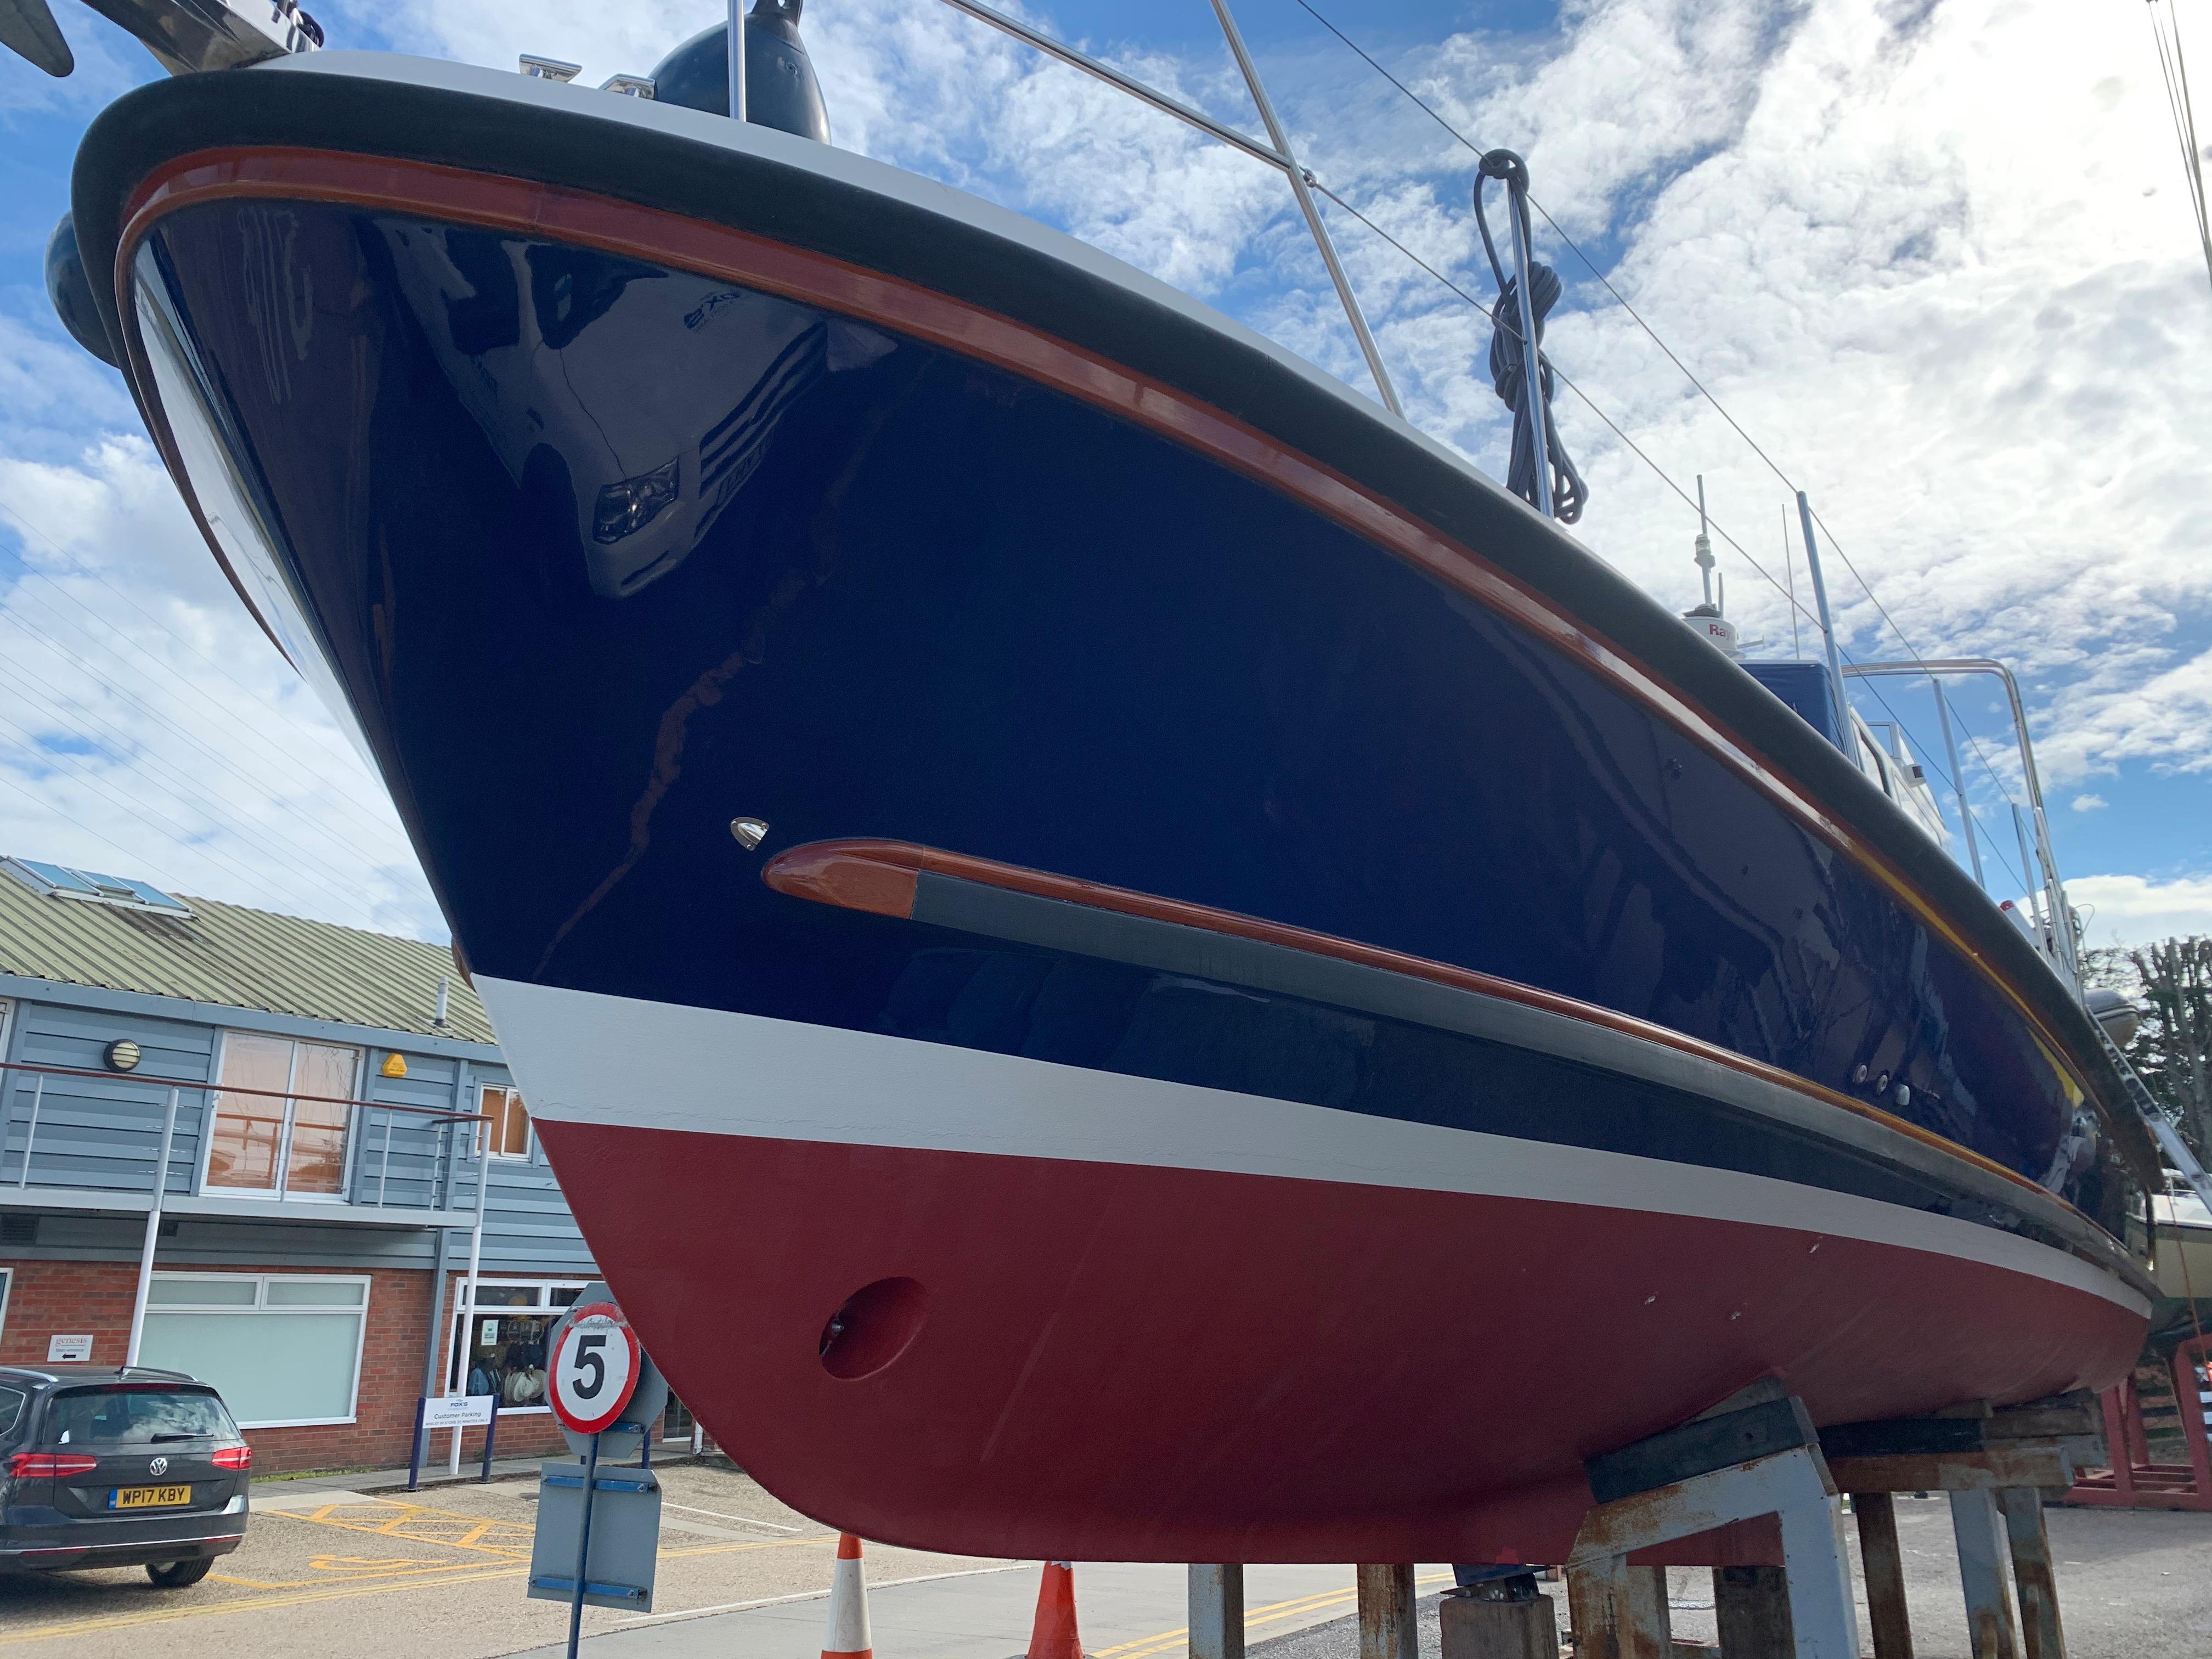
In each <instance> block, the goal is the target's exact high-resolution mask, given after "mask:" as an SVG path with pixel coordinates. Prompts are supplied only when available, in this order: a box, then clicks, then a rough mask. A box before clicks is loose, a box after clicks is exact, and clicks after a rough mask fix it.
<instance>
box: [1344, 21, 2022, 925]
mask: <svg viewBox="0 0 2212 1659" xmlns="http://www.w3.org/2000/svg"><path fill="white" fill-rule="evenodd" d="M1301 3H1303V0H1301ZM1316 15H1318V14H1316ZM1313 187H1314V188H1315V189H1316V190H1317V191H1320V192H1321V194H1322V195H1323V196H1326V197H1328V199H1329V200H1330V201H1331V202H1333V203H1334V204H1336V205H1337V206H1338V207H1340V208H1341V209H1343V210H1344V211H1345V212H1346V213H1348V214H1350V215H1351V216H1352V217H1353V218H1355V219H1357V220H1358V222H1360V223H1361V224H1363V225H1364V226H1366V227H1367V228H1368V229H1369V230H1370V231H1372V232H1373V233H1374V234H1376V236H1378V237H1380V238H1381V239H1382V240H1383V241H1385V242H1388V243H1389V245H1390V246H1392V247H1394V248H1395V249H1397V251H1398V252H1400V253H1402V254H1403V255H1405V257H1406V258H1407V259H1409V260H1411V261H1412V262H1413V264H1416V265H1418V266H1419V267H1420V269H1421V270H1425V271H1426V272H1427V273H1428V274H1429V275H1430V276H1432V277H1434V278H1435V279H1436V280H1437V282H1439V283H1443V286H1444V287H1446V288H1448V289H1450V290H1451V291H1452V292H1453V293H1454V294H1455V295H1458V296H1459V297H1460V298H1461V299H1462V300H1463V301H1466V302H1467V304H1468V305H1469V306H1471V307H1474V309H1475V310H1476V311H1478V312H1482V313H1485V314H1486V315H1487V314H1489V313H1488V308H1487V307H1485V306H1484V305H1483V303H1482V301H1480V300H1478V299H1476V298H1475V297H1474V295H1471V294H1469V293H1468V291H1467V290H1466V289H1463V288H1462V287H1461V286H1460V285H1459V284H1458V283H1455V282H1454V281H1452V279H1451V278H1450V277H1449V276H1445V275H1444V274H1443V272H1442V271H1440V270H1437V268H1436V267H1435V266H1434V265H1432V264H1430V263H1429V262H1428V261H1427V260H1425V259H1424V258H1421V256H1420V255H1419V254H1418V253H1416V252H1413V249H1411V248H1409V247H1407V246H1406V245H1405V244H1404V243H1403V242H1401V241H1400V240H1398V239H1397V238H1396V237H1395V236H1393V235H1391V234H1390V233H1389V231H1387V230H1384V229H1383V228H1382V226H1380V225H1378V224H1376V222H1374V221H1373V220H1372V219H1370V218H1369V217H1368V216H1366V215H1365V214H1364V213H1362V212H1361V211H1360V210H1358V208H1356V207H1354V206H1352V204H1351V203H1349V202H1347V201H1346V200H1345V199H1344V198H1343V197H1341V196H1340V195H1338V194H1337V193H1336V192H1335V191H1334V190H1332V189H1330V188H1329V187H1328V185H1324V184H1322V183H1320V182H1319V181H1318V180H1316V182H1315V185H1314V186H1313ZM1493 320H1495V319H1493ZM1499 326H1500V327H1502V328H1504V329H1505V330H1506V331H1508V332H1510V333H1512V334H1513V335H1514V336H1515V337H1516V339H1517V338H1518V331H1517V330H1516V329H1514V328H1513V327H1512V325H1511V324H1510V322H1500V323H1499ZM1545 361H1546V363H1547V367H1549V368H1551V369H1552V372H1553V374H1555V375H1556V376H1557V377H1558V378H1559V380H1560V381H1561V383H1563V384H1564V385H1565V386H1566V388H1567V389H1568V390H1569V391H1570V392H1573V393H1574V394H1575V396H1576V397H1577V398H1581V399H1582V401H1583V406H1584V407H1586V408H1587V409H1588V410H1589V411H1590V413H1591V414H1593V415H1595V416H1597V417H1598V419H1599V420H1601V421H1602V422H1604V423H1605V425H1606V428H1607V430H1609V431H1610V432H1612V434H1613V435H1614V436H1615V437H1617V438H1619V439H1620V441H1621V442H1622V443H1623V444H1625V445H1626V447H1628V449H1629V450H1630V452H1631V453H1633V454H1634V455H1635V457H1636V458H1637V459H1638V460H1640V461H1642V462H1643V463H1644V465H1646V466H1647V467H1649V468H1650V469H1651V471H1652V472H1653V473H1654V474H1655V475H1656V477H1658V479H1659V480H1660V482H1661V483H1664V484H1665V485H1666V486H1667V487H1668V489H1671V490H1673V491H1674V494H1675V495H1678V496H1680V498H1681V501H1682V504H1683V505H1684V506H1685V507H1695V506H1696V505H1697V503H1696V502H1695V501H1692V499H1691V497H1690V494H1689V492H1688V491H1687V490H1686V489H1683V488H1682V486H1681V485H1680V484H1679V483H1675V481H1674V477H1673V476H1672V475H1671V474H1670V473H1668V471H1667V469H1666V468H1664V467H1662V466H1661V465H1659V463H1658V462H1656V461H1655V460H1654V459H1651V457H1650V455H1648V454H1646V453H1644V448H1643V447H1642V446H1641V445H1639V444H1638V443H1637V441H1635V440H1634V439H1633V438H1632V437H1630V436H1629V435H1628V434H1627V433H1626V432H1625V431H1623V430H1622V429H1621V428H1620V423H1619V422H1616V421H1614V420H1613V417H1612V416H1610V415H1608V414H1607V413H1606V412H1605V410H1603V409H1602V408H1601V407H1600V406H1599V404H1598V403H1597V402H1596V400H1595V398H1592V397H1591V396H1590V395H1589V393H1588V392H1585V391H1583V389H1582V387H1581V386H1578V385H1577V384H1576V382H1575V380H1573V378H1572V377H1571V376H1570V375H1568V374H1565V372H1564V371H1562V370H1560V369H1559V368H1558V367H1557V365H1554V364H1552V363H1550V360H1549V359H1546V360H1545ZM1708 517H1709V521H1710V522H1711V526H1712V528H1713V530H1714V532H1716V533H1717V535H1718V536H1719V537H1720V538H1721V539H1722V540H1723V541H1724V542H1726V543H1727V544H1729V547H1730V548H1732V549H1733V550H1735V554H1736V556H1738V557H1739V558H1741V560H1742V561H1743V562H1745V563H1746V564H1747V565H1749V566H1750V567H1751V568H1753V570H1755V571H1756V572H1758V573H1759V575H1760V576H1761V577H1763V578H1764V579H1765V582H1766V585H1767V586H1770V587H1771V588H1772V589H1774V591H1775V592H1778V593H1779V594H1781V595H1782V596H1783V598H1784V600H1785V601H1786V602H1787V603H1788V605H1790V626H1791V629H1792V630H1793V633H1794V631H1795V629H1796V622H1797V617H1798V615H1799V614H1800V613H1802V614H1803V615H1804V616H1805V617H1807V618H1808V620H1810V621H1814V622H1816V623H1817V622H1818V621H1819V618H1818V617H1814V615H1813V613H1812V612H1811V611H1807V610H1806V609H1805V607H1804V606H1803V605H1802V604H1800V603H1799V602H1798V599H1797V594H1796V580H1795V577H1794V575H1793V577H1792V579H1791V580H1790V584H1789V585H1788V586H1784V584H1783V583H1781V582H1779V581H1777V580H1775V578H1774V574H1773V573H1772V572H1771V571H1770V570H1768V569H1767V568H1766V567H1765V565H1763V564H1761V563H1760V562H1759V561H1758V560H1757V559H1755V558H1753V556H1751V554H1750V553H1749V552H1748V551H1747V550H1746V549H1745V547H1744V545H1743V544H1742V543H1741V542H1739V541H1737V540H1736V538H1735V537H1734V536H1732V535H1730V534H1729V532H1728V529H1727V526H1724V525H1723V524H1722V523H1721V522H1720V521H1719V520H1717V519H1711V517H1710V515H1708ZM1822 528H1823V529H1826V526H1825V525H1823V526H1822ZM1783 537H1784V541H1783V546H1784V553H1785V556H1786V554H1787V550H1788V548H1789V539H1788V538H1789V520H1788V517H1787V513H1786V511H1785V513H1784V520H1783ZM1831 538H1832V532H1831ZM1840 552H1841V549H1840V548H1838V553H1840ZM1844 563H1845V564H1846V565H1847V566H1849V565H1850V560H1849V559H1848V558H1846V559H1845V560H1844ZM1851 574H1852V575H1853V576H1854V577H1857V580H1858V581H1859V583H1860V585H1861V586H1865V584H1866V579H1865V578H1864V577H1863V576H1860V575H1859V573H1858V571H1857V568H1856V567H1852V568H1851ZM1872 597H1873V595H1872V591H1871V590H1870V589H1869V598H1872ZM1876 603H1877V605H1879V603H1880V602H1879V601H1876ZM1883 614H1884V615H1885V616H1887V612H1886V611H1885V612H1884V613H1883ZM1890 626H1891V627H1892V628H1893V629H1894V628H1896V626H1897V624H1896V622H1895V621H1894V619H1892V620H1891V622H1890ZM1903 637H1904V635H1903V633H1902V631H1901V630H1900V631H1899V638H1900V639H1902V638H1903ZM1905 648H1906V649H1907V650H1908V651H1911V650H1912V644H1911V641H1909V640H1907V641H1905ZM1838 655H1840V656H1842V657H1843V659H1844V660H1845V661H1846V662H1851V663H1852V664H1853V665H1854V666H1856V665H1857V663H1856V659H1853V658H1852V657H1851V654H1850V653H1849V652H1848V651H1844V650H1842V649H1841V648H1840V647H1838ZM1913 657H1914V659H1915V660H1916V661H1918V662H1920V663H1921V664H1922V665H1923V666H1924V665H1925V663H1926V659H1924V658H1923V657H1921V656H1920V653H1918V652H1917V651H1914V652H1913ZM1930 678H1933V676H1932V675H1931V676H1930ZM1860 684H1862V685H1863V687H1864V688H1865V690H1866V692H1867V695H1868V696H1871V697H1872V698H1873V699H1874V700H1875V702H1877V703H1879V704H1881V708H1882V710H1883V712H1884V713H1886V714H1887V715H1888V716H1889V717H1890V719H1891V720H1893V721H1894V722H1895V723H1896V725H1897V727H1898V729H1899V731H1901V732H1905V735H1906V736H1907V737H1908V738H1911V741H1912V743H1913V744H1914V745H1915V746H1916V747H1917V748H1918V749H1919V750H1920V751H1921V754H1922V757H1923V760H1922V764H1923V766H1929V767H1934V768H1935V769H1936V775H1937V776H1938V777H1940V778H1942V780H1943V781H1944V782H1946V783H1948V784H1950V785H1951V786H1952V787H1953V788H1954V789H1955V790H1958V791H1959V793H1962V794H1963V793H1965V791H1964V789H1963V788H1962V787H1960V784H1959V783H1958V782H1957V781H1954V779H1953V778H1952V777H1951V775H1950V774H1949V773H1948V772H1947V771H1945V770H1944V769H1943V768H1942V766H1941V765H1939V764H1938V763H1936V759H1935V750H1934V748H1933V746H1932V745H1930V744H1929V742H1928V741H1927V739H1926V738H1923V737H1922V736H1921V735H1920V733H1919V732H1918V731H1917V729H1916V728H1915V727H1913V726H1911V724H1909V723H1908V722H1907V721H1906V720H1905V717H1904V716H1903V715H1902V714H1899V712H1898V711H1897V709H1896V708H1894V707H1893V706H1892V704H1891V703H1890V701H1889V699H1888V698H1887V697H1886V696H1883V695H1882V691H1881V687H1880V686H1879V685H1877V684H1874V683H1873V682H1872V681H1870V680H1862V681H1861V682H1860ZM1966 738H1967V741H1968V742H1969V743H1970V744H1972V745H1973V747H1974V750H1975V752H1976V754H1977V755H1978V756H1980V757H1981V761H1982V764H1983V767H1984V769H1985V770H1988V771H1989V773H1990V778H1991V780H1992V781H1995V782H1996V785H1997V789H1998V793H1999V794H2000V795H2002V797H2003V798H2004V799H2005V800H2006V801H2007V802H2008V804H2009V803H2011V801H2012V795H2011V791H2010V790H2009V788H2008V787H2007V786H2006V785H2005V783H2004V781H2002V779H2001V778H1999V777H1998V776H1997V774H1996V770H1995V769H1994V768H1991V767H1990V762H1989V757H1988V756H1987V755H1986V754H1984V753H1983V752H1982V748H1981V744H1980V742H1979V741H1978V739H1977V738H1975V737H1974V734H1973V732H1972V729H1971V728H1966ZM1969 810H1970V811H1971V810H1972V809H1971V807H1970V808H1969ZM1975 822H1976V823H1980V822H1981V820H1980V818H1979V817H1978V816H1977V817H1976V818H1975ZM1991 842H1992V846H1993V847H1994V845H1995V838H1994V837H1992V838H1991ZM1998 861H1999V862H2000V863H2002V864H2003V865H2004V866H2005V867H2006V869H2007V870H2008V871H2009V870H2010V869H2011V863H2010V860H2007V859H2005V858H2003V856H2002V854H1999V855H1998ZM2021 880H2022V882H2023V884H2027V878H2025V877H2023V878H2021Z"/></svg>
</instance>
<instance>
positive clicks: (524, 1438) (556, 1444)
mask: <svg viewBox="0 0 2212 1659" xmlns="http://www.w3.org/2000/svg"><path fill="white" fill-rule="evenodd" d="M0 1267H10V1268H12V1269H13V1270H14V1273H15V1283H14V1285H12V1286H11V1287H10V1289H9V1297H8V1310H7V1324H6V1327H5V1328H4V1329H0V1364H32V1365H37V1364H45V1363H46V1342H47V1339H48V1338H50V1337H52V1336H55V1335H58V1334H83V1333H89V1334H91V1336H92V1338H93V1347H92V1358H93V1362H94V1364H106V1365H119V1364H122V1363H123V1356H124V1354H125V1352H127V1351H128V1348H129V1346H130V1340H131V1300H132V1297H133V1295H134V1293H135V1291H136V1290H137V1282H138V1269H137V1266H136V1265H135V1264H131V1263H126V1262H112V1261H9V1260H8V1259H7V1258H6V1257H5V1256H0ZM192 1270H193V1271H194V1272H199V1273H299V1272H301V1271H302V1270H301V1269H300V1268H299V1267H267V1266H263V1265H259V1264H256V1263H252V1262H238V1263H226V1264H224V1265H223V1266H221V1267H208V1266H204V1265H201V1264H198V1263H195V1264H194V1266H193V1269H192ZM309 1271H312V1270H309ZM325 1271H330V1272H336V1271H338V1270H337V1269H335V1268H333V1269H326V1270H325ZM355 1271H360V1270H358V1269H356V1270H355ZM367 1271H368V1276H369V1279H370V1280H371V1283H370V1285H369V1292H368V1332H367V1335H366V1339H365V1340H364V1341H363V1343H362V1362H361V1383H360V1389H359V1394H358V1397H357V1399H356V1403H355V1407H354V1421H352V1422H351V1423H334V1424H325V1425H319V1426H315V1427H310V1428H294V1429H252V1430H249V1431H247V1433H246V1439H247V1440H248V1441H250V1442H251V1443H252V1446H253V1467H254V1470H255V1472H256V1473H257V1474H285V1473H289V1472H291V1471H294V1470H300V1469H343V1468H397V1467H399V1466H402V1465H404V1463H405V1462H407V1457H408V1451H409V1441H410V1437H412V1435H413V1432H414V1428H415V1402H416V1399H417V1398H418V1397H419V1396H420V1395H421V1392H422V1345H423V1340H424V1336H425V1334H426V1327H427V1326H428V1322H429V1317H430V1291H431V1284H432V1275H431V1274H430V1273H428V1272H426V1271H423V1270H421V1269H406V1268H394V1267H376V1268H370V1269H368V1270H367ZM459 1282H460V1276H459V1274H455V1275H453V1279H452V1282H451V1283H450V1284H448V1285H447V1292H446V1308H447V1321H446V1322H447V1326H448V1328H450V1327H451V1324H452V1319H451V1310H452V1309H453V1305H454V1299H455V1297H457V1296H458V1294H459ZM444 1346H445V1342H444V1340H441V1344H440V1348H441V1361H442V1359H443V1358H444V1352H443V1351H444ZM451 1440H452V1437H451V1436H450V1435H445V1434H441V1435H439V1436H436V1437H435V1445H434V1446H433V1447H432V1449H431V1455H430V1456H429V1459H428V1462H430V1463H432V1464H433V1465H434V1466H441V1465H442V1464H443V1462H444V1461H445V1457H446V1454H447V1446H448V1445H449V1444H450V1443H451ZM497 1449H498V1452H499V1455H501V1456H513V1457H526V1456H538V1455H555V1454H556V1453H563V1452H565V1449H566V1443H565V1442H564V1441H563V1440H562V1437H561V1432H560V1429H559V1426H558V1425H556V1424H555V1422H554V1421H553V1419H552V1417H551V1415H550V1413H546V1414H543V1415H539V1414H528V1413H526V1414H521V1415H517V1416H513V1417H508V1418H507V1419H504V1420H502V1421H501V1424H500V1427H499V1444H498V1448H497ZM463 1455H464V1457H469V1456H477V1457H481V1456H482V1455H483V1431H482V1430H480V1429H477V1430H471V1431H468V1432H467V1433H466V1434H465V1437H464V1449H463Z"/></svg>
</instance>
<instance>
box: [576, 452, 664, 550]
mask: <svg viewBox="0 0 2212 1659" xmlns="http://www.w3.org/2000/svg"><path fill="white" fill-rule="evenodd" d="M678 476H679V475H678V463H677V462H675V461H671V462H669V464H668V465H666V466H662V467H656V468H654V469H653V471H650V472H641V473H640V474H638V476H637V477H635V478H624V479H623V481H622V482H621V483H611V484H609V485H607V486H606V487H605V489H602V490H600V491H599V501H598V504H597V505H596V506H595V507H593V508H592V540H593V541H595V542H618V541H620V540H622V538H623V537H625V536H635V535H636V534H637V532H639V531H641V530H642V529H644V528H645V527H646V526H647V525H649V524H651V523H652V522H653V520H655V519H657V518H659V516H660V515H661V514H662V513H665V512H666V511H667V510H668V509H669V508H670V507H673V506H675V505H676V495H677V483H678Z"/></svg>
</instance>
